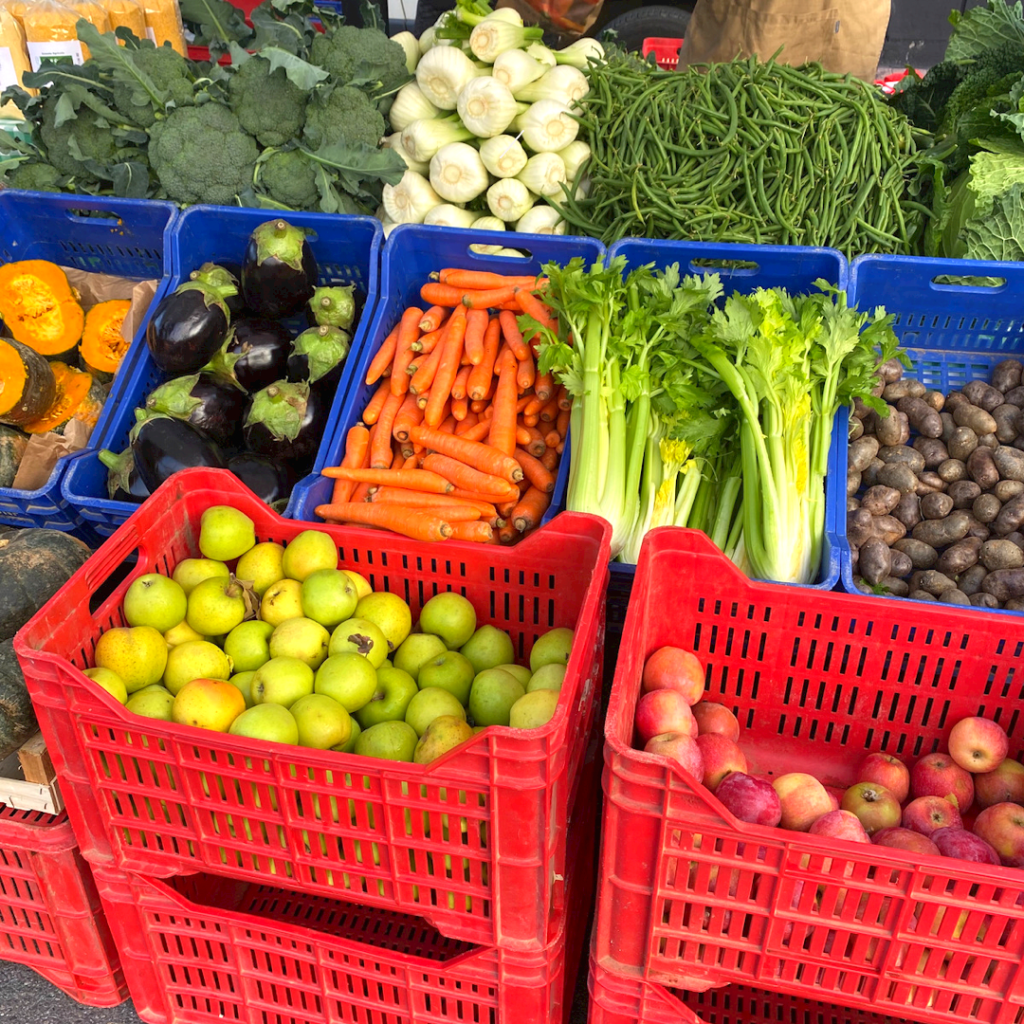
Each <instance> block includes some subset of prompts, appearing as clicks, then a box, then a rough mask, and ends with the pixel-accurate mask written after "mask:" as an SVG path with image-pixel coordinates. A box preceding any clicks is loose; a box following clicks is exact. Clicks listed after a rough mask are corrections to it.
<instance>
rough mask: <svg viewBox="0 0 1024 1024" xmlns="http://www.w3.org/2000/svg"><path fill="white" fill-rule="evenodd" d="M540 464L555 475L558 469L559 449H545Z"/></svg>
mask: <svg viewBox="0 0 1024 1024" xmlns="http://www.w3.org/2000/svg"><path fill="white" fill-rule="evenodd" d="M540 464H541V465H542V466H543V467H544V468H545V469H546V470H548V471H549V472H551V473H554V471H555V470H556V469H558V449H557V448H545V449H544V454H543V455H542V456H541V457H540Z"/></svg>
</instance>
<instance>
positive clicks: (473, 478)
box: [423, 452, 512, 494]
mask: <svg viewBox="0 0 1024 1024" xmlns="http://www.w3.org/2000/svg"><path fill="white" fill-rule="evenodd" d="M423 468H424V469H428V470H430V471H431V472H432V473H437V475H438V476H443V477H444V478H445V479H446V480H450V481H451V482H452V484H454V486H456V487H458V488H459V489H460V490H463V491H476V492H477V493H478V494H501V493H502V492H503V491H506V490H507V489H508V488H509V487H511V486H512V485H511V484H509V483H508V481H506V480H503V479H502V478H501V477H499V476H492V475H491V474H490V473H481V472H480V470H478V469H473V467H472V466H467V465H466V464H465V463H464V462H459V461H458V459H453V458H451V457H450V456H448V455H438V454H437V453H436V452H435V453H434V454H433V455H428V456H427V457H426V458H425V459H424V460H423Z"/></svg>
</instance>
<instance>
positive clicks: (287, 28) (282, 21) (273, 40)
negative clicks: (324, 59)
mask: <svg viewBox="0 0 1024 1024" xmlns="http://www.w3.org/2000/svg"><path fill="white" fill-rule="evenodd" d="M293 6H294V5H293ZM250 17H251V18H252V23H253V26H254V28H255V29H256V38H255V39H254V40H253V42H252V47H253V49H255V50H261V51H262V50H264V49H266V48H267V47H272V46H276V47H279V48H280V49H282V50H287V51H288V53H293V54H295V55H296V56H300V55H301V56H305V55H306V53H307V51H308V50H309V45H310V43H312V41H313V37H314V36H315V35H316V29H315V28H314V27H313V23H312V22H311V21H310V20H309V18H306V17H303V16H302V14H298V13H294V12H290V11H288V10H287V8H285V9H284V10H280V11H279V9H278V6H277V4H276V3H269V2H266V0H265V2H264V3H262V4H260V5H259V7H257V8H256V9H255V10H254V11H253V12H252V14H251V15H250Z"/></svg>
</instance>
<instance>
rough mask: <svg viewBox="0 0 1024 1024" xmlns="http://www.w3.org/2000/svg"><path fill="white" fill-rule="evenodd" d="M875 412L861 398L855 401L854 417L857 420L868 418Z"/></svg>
mask: <svg viewBox="0 0 1024 1024" xmlns="http://www.w3.org/2000/svg"><path fill="white" fill-rule="evenodd" d="M874 411H875V410H874V409H872V408H871V407H870V406H867V405H865V404H864V403H863V401H861V399H860V398H859V397H858V398H855V399H854V400H853V412H852V415H854V416H856V417H857V419H859V420H862V419H864V417H865V416H867V415H868V414H869V413H873V412H874Z"/></svg>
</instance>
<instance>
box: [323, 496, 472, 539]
mask: <svg viewBox="0 0 1024 1024" xmlns="http://www.w3.org/2000/svg"><path fill="white" fill-rule="evenodd" d="M316 514H317V515H318V516H320V517H321V519H326V518H328V517H329V518H331V519H340V520H342V521H343V522H346V523H360V524H361V525H363V526H381V527H383V528H384V529H386V530H392V531H393V532H394V533H401V534H403V535H404V536H406V537H411V538H412V539H413V540H446V539H447V538H448V537H450V536H451V535H452V528H451V526H449V525H448V523H446V522H445V521H444V520H443V519H439V518H438V517H437V516H432V515H428V514H426V513H423V512H417V511H415V510H414V509H407V508H402V506H401V505H372V504H367V503H365V502H363V503H359V504H357V503H355V502H351V501H349V502H343V503H342V504H339V505H318V506H317V507H316Z"/></svg>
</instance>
